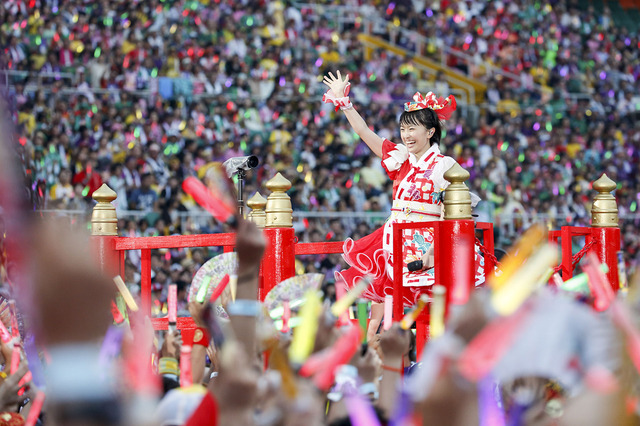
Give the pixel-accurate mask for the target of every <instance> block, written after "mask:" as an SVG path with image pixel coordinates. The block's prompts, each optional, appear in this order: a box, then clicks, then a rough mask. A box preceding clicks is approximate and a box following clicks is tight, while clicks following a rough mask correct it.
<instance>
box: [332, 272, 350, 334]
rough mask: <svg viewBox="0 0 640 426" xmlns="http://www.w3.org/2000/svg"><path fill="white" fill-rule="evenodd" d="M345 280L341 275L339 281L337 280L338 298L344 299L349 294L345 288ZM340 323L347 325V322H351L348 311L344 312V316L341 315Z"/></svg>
mask: <svg viewBox="0 0 640 426" xmlns="http://www.w3.org/2000/svg"><path fill="white" fill-rule="evenodd" d="M345 285H346V284H345V282H344V280H343V279H342V278H341V277H340V279H338V281H336V286H335V288H336V300H340V299H342V298H343V297H344V296H345V295H346V294H347V290H346V289H345ZM338 324H339V325H345V324H349V316H348V315H347V313H343V314H342V316H340V317H339V318H338Z"/></svg>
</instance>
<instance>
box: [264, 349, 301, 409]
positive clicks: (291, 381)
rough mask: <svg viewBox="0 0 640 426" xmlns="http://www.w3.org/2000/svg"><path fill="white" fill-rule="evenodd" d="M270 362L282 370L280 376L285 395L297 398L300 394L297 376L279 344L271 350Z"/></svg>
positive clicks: (275, 368) (272, 366) (274, 367)
mask: <svg viewBox="0 0 640 426" xmlns="http://www.w3.org/2000/svg"><path fill="white" fill-rule="evenodd" d="M270 364H271V368H273V369H274V370H277V371H279V372H280V377H282V388H283V390H284V393H285V395H287V397H289V398H295V397H296V395H297V394H298V387H297V386H296V378H295V376H294V374H293V371H291V367H290V366H289V363H288V362H287V358H286V357H285V355H284V353H283V352H282V350H281V349H280V348H279V347H277V346H276V347H274V348H273V349H272V350H271V357H270Z"/></svg>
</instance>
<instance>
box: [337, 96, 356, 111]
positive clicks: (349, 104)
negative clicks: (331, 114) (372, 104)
mask: <svg viewBox="0 0 640 426" xmlns="http://www.w3.org/2000/svg"><path fill="white" fill-rule="evenodd" d="M347 99H349V98H347ZM352 108H353V104H352V103H351V102H349V103H348V104H346V105H344V106H341V107H340V111H346V110H348V109H352Z"/></svg>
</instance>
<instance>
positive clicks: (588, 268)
mask: <svg viewBox="0 0 640 426" xmlns="http://www.w3.org/2000/svg"><path fill="white" fill-rule="evenodd" d="M599 264H600V262H599V261H598V258H597V257H596V255H595V254H594V253H589V254H588V255H587V262H586V263H585V264H584V265H583V266H582V269H583V270H584V272H585V273H586V274H587V276H588V277H589V281H588V282H589V288H590V289H591V294H592V295H593V299H594V300H593V307H594V308H595V310H596V311H599V312H602V311H605V310H607V308H609V306H610V305H611V302H612V301H613V300H614V299H615V297H616V296H615V294H614V293H613V289H612V288H611V284H609V280H608V279H607V276H606V275H605V274H604V273H602V271H601V270H599V269H598V266H597V265H599Z"/></svg>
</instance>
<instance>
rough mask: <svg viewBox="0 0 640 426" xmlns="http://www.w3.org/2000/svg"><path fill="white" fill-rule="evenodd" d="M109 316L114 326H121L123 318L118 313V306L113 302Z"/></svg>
mask: <svg viewBox="0 0 640 426" xmlns="http://www.w3.org/2000/svg"><path fill="white" fill-rule="evenodd" d="M111 315H112V316H113V321H114V322H115V323H116V324H122V323H123V322H124V317H123V316H122V314H121V313H120V309H118V306H117V305H116V303H115V302H114V301H113V300H112V301H111Z"/></svg>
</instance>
